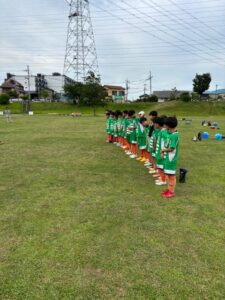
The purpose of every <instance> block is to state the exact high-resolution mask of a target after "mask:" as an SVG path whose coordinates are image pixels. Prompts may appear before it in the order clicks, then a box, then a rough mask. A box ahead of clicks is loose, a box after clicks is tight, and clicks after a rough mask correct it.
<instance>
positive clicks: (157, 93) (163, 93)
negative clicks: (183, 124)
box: [153, 90, 187, 99]
mask: <svg viewBox="0 0 225 300" xmlns="http://www.w3.org/2000/svg"><path fill="white" fill-rule="evenodd" d="M183 92H187V91H172V90H170V91H154V92H153V94H154V95H155V96H157V97H158V98H162V99H168V98H170V97H171V95H173V94H174V95H176V97H179V96H180V94H181V93H183Z"/></svg>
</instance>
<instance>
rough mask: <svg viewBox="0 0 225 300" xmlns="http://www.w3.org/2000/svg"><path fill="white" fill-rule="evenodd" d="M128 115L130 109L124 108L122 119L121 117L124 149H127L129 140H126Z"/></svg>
mask: <svg viewBox="0 0 225 300" xmlns="http://www.w3.org/2000/svg"><path fill="white" fill-rule="evenodd" d="M127 116H128V111H127V110H124V111H123V113H122V119H121V141H122V148H123V149H124V150H125V149H127V142H126V129H127V127H126V122H127Z"/></svg>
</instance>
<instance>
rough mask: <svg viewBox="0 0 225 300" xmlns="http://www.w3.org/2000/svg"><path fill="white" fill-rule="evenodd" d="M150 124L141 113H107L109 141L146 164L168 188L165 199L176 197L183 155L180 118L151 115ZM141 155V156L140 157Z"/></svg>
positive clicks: (163, 194)
mask: <svg viewBox="0 0 225 300" xmlns="http://www.w3.org/2000/svg"><path fill="white" fill-rule="evenodd" d="M149 118H150V122H148V120H147V118H146V117H145V112H144V111H141V112H139V114H138V115H136V113H135V111H134V110H130V111H127V110H125V111H123V112H121V111H119V110H117V111H115V112H112V111H107V112H106V119H107V125H106V131H107V140H106V142H108V143H111V144H114V145H116V146H118V147H121V148H122V149H123V150H124V151H125V153H126V154H127V155H128V156H129V157H130V158H131V159H136V160H138V161H140V162H143V163H144V165H145V167H146V168H148V169H149V173H150V174H152V176H153V178H154V179H155V184H156V185H158V186H164V185H165V186H167V188H166V189H165V190H164V191H163V192H162V193H161V194H162V196H163V197H164V198H172V197H174V196H175V195H176V194H175V186H176V169H177V161H178V154H179V153H178V152H179V133H178V131H177V125H178V121H177V118H176V117H167V116H158V113H157V112H156V111H152V112H150V113H149ZM138 154H139V156H138Z"/></svg>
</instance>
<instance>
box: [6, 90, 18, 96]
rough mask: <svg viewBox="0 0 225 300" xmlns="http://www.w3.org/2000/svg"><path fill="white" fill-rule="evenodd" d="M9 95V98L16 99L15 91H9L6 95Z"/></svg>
mask: <svg viewBox="0 0 225 300" xmlns="http://www.w3.org/2000/svg"><path fill="white" fill-rule="evenodd" d="M7 94H8V95H9V97H10V98H18V96H19V95H18V93H17V91H16V90H11V91H9V92H8V93H7Z"/></svg>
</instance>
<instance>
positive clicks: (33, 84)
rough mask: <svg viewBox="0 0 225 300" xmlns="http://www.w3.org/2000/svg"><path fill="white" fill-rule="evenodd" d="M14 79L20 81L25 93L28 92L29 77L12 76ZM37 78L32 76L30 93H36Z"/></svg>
mask: <svg viewBox="0 0 225 300" xmlns="http://www.w3.org/2000/svg"><path fill="white" fill-rule="evenodd" d="M11 78H12V79H14V80H16V81H18V82H19V83H20V84H22V85H23V87H24V91H25V92H28V91H29V87H28V77H27V76H24V75H12V77H11ZM36 90H37V88H36V76H33V75H31V76H30V91H31V93H36Z"/></svg>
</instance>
